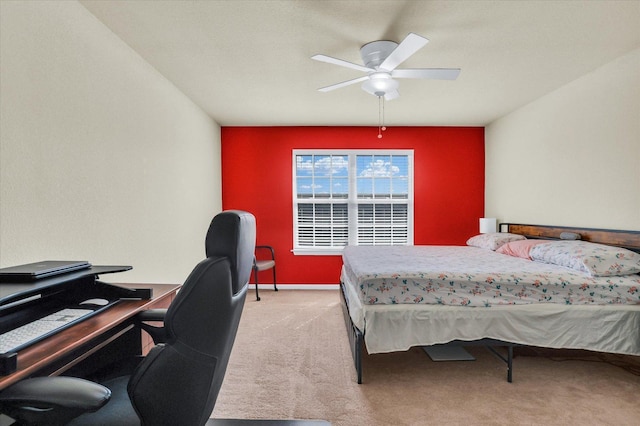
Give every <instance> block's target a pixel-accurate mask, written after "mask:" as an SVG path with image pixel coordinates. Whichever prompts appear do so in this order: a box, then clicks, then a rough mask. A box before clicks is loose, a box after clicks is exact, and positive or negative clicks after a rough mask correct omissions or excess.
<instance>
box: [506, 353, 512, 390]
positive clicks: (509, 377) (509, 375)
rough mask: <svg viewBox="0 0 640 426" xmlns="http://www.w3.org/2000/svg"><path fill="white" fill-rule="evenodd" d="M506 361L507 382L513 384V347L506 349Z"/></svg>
mask: <svg viewBox="0 0 640 426" xmlns="http://www.w3.org/2000/svg"><path fill="white" fill-rule="evenodd" d="M507 351H508V354H509V355H508V359H507V382H509V383H513V346H511V345H510V346H508V347H507Z"/></svg>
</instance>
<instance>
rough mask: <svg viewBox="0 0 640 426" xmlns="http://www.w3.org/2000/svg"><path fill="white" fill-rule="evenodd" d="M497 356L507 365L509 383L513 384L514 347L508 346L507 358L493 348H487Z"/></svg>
mask: <svg viewBox="0 0 640 426" xmlns="http://www.w3.org/2000/svg"><path fill="white" fill-rule="evenodd" d="M486 348H487V349H489V350H490V351H491V352H493V354H494V355H495V356H497V357H498V358H500V359H501V360H502V361H504V362H505V363H506V364H507V382H509V383H513V345H507V357H506V358H505V357H504V356H503V355H502V354H501V353H499V352H498V351H496V350H495V349H494V348H493V346H486Z"/></svg>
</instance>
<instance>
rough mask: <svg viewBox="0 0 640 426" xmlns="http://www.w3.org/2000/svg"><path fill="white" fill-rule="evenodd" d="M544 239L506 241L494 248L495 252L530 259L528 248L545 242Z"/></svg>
mask: <svg viewBox="0 0 640 426" xmlns="http://www.w3.org/2000/svg"><path fill="white" fill-rule="evenodd" d="M546 242H548V241H546V240H520V241H511V242H509V243H506V244H504V245H502V246H500V247H498V249H497V250H496V253H502V254H506V255H509V256H514V257H521V258H523V259H529V260H531V256H530V255H529V250H531V247H533V246H537V245H538V244H542V243H546Z"/></svg>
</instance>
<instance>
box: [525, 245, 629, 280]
mask: <svg viewBox="0 0 640 426" xmlns="http://www.w3.org/2000/svg"><path fill="white" fill-rule="evenodd" d="M529 255H530V256H531V259H532V260H534V261H538V262H544V263H552V264H554V265H560V266H566V267H568V268H572V269H575V270H577V271H582V272H586V273H587V274H589V275H591V276H592V277H603V276H615V275H631V274H638V273H640V254H638V253H635V252H633V251H631V250H627V249H624V248H620V247H613V246H607V245H604V244H596V243H590V242H587V241H551V242H548V243H544V244H538V245H537V246H535V247H532V248H531V250H530V251H529Z"/></svg>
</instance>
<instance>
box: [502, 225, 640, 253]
mask: <svg viewBox="0 0 640 426" xmlns="http://www.w3.org/2000/svg"><path fill="white" fill-rule="evenodd" d="M500 231H501V232H511V233H513V234H520V235H524V236H525V237H527V238H539V239H551V240H558V239H560V234H561V233H563V232H572V233H575V234H580V239H581V240H583V241H590V242H592V243H600V244H607V245H610V246H617V247H624V248H627V249H629V250H633V251H635V252H638V253H640V231H621V230H616V229H596V228H574V227H570V226H546V225H523V224H518V223H501V224H500Z"/></svg>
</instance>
